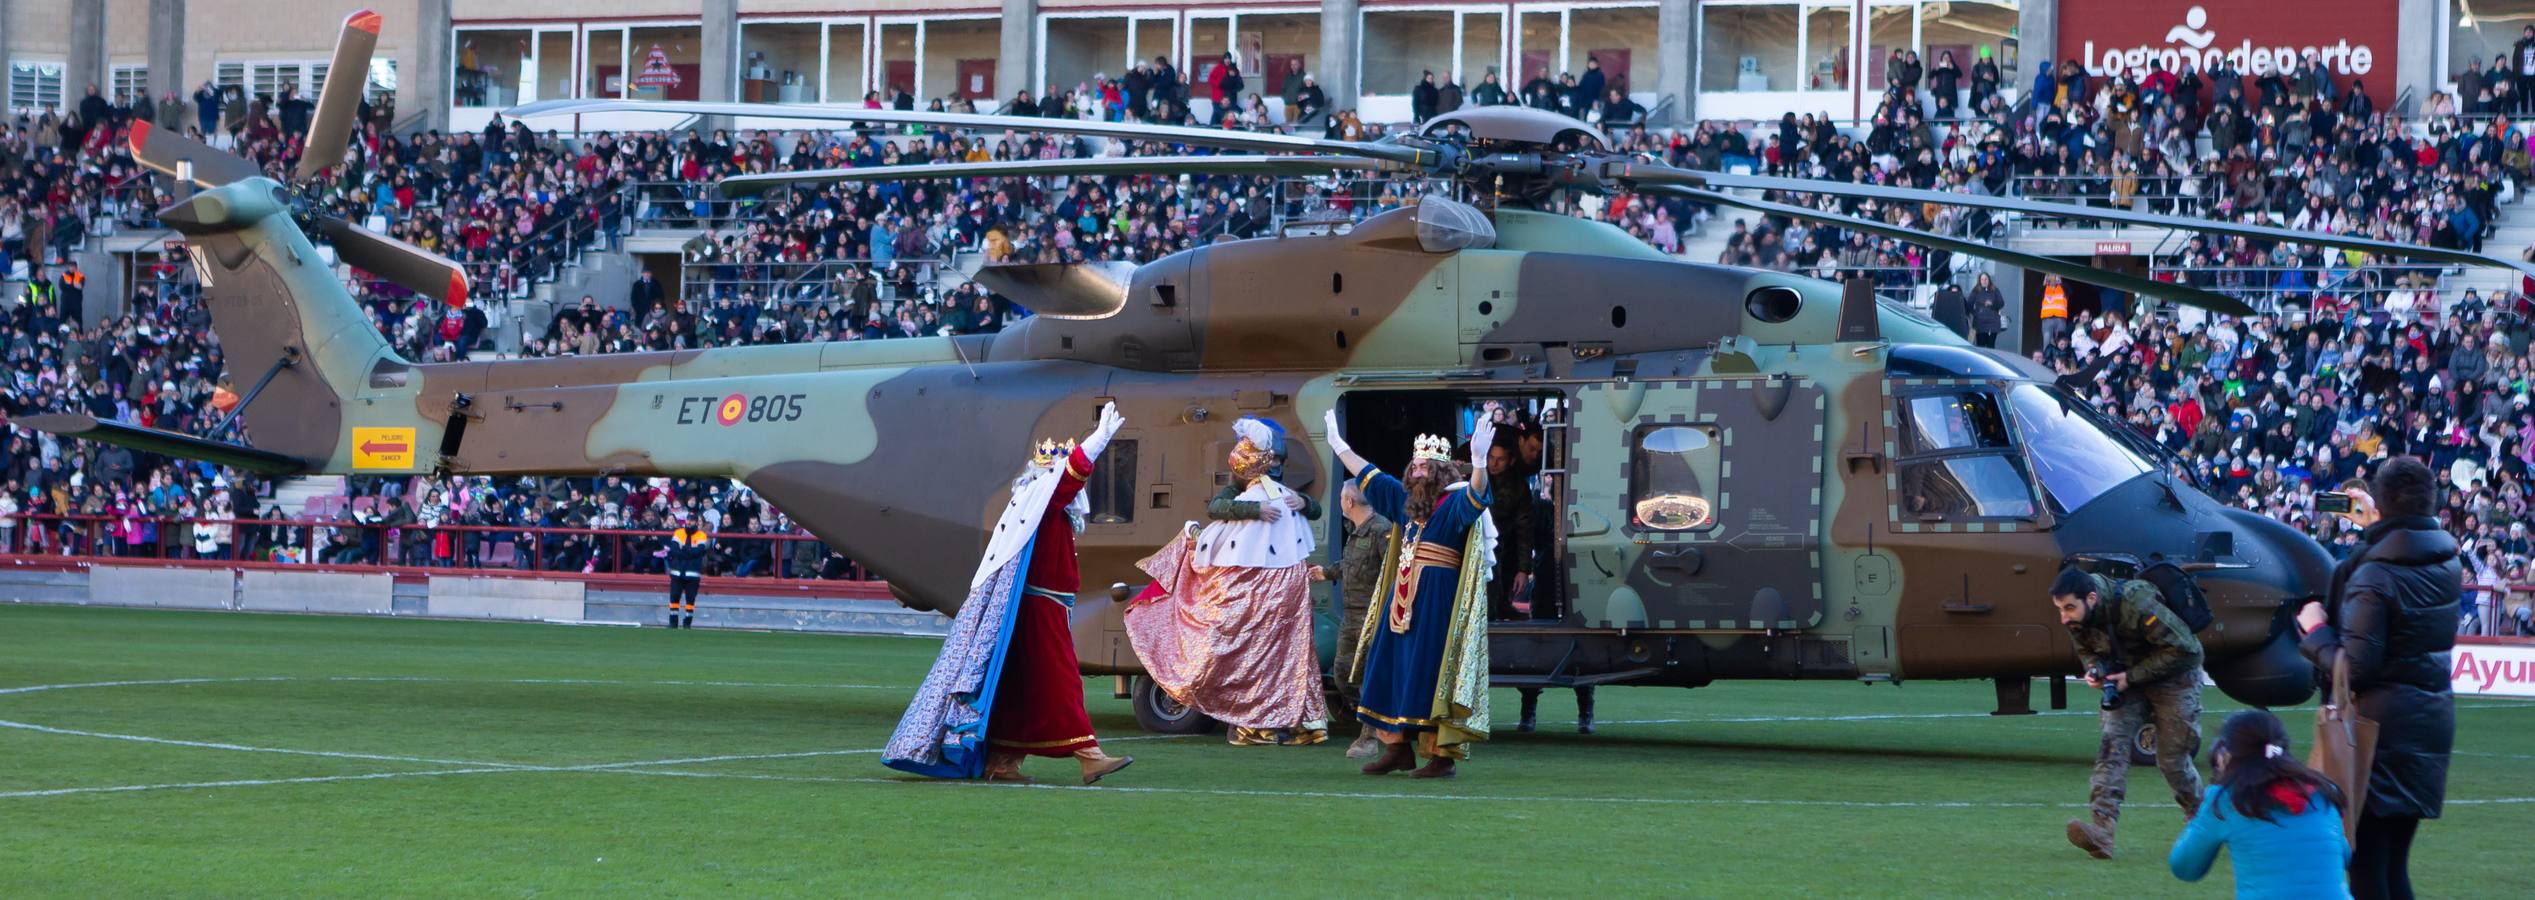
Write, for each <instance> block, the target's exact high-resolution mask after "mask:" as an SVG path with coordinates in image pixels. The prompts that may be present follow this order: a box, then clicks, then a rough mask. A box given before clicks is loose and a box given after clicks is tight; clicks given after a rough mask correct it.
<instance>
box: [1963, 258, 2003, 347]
mask: <svg viewBox="0 0 2535 900" xmlns="http://www.w3.org/2000/svg"><path fill="white" fill-rule="evenodd" d="M1971 304H1972V342H1973V343H1976V344H1979V345H1981V346H1983V347H1996V346H1998V333H1999V332H2002V331H2005V330H2007V297H2006V295H2004V294H2001V293H1999V292H1998V285H1997V284H1995V283H1993V282H1991V281H1990V280H1989V273H1987V272H1982V273H1980V280H1979V281H1976V282H1973V283H1972V296H1971Z"/></svg>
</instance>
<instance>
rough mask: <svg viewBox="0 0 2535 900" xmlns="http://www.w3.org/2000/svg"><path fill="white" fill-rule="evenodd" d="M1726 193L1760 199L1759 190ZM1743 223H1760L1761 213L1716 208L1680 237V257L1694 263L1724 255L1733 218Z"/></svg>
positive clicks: (1708, 261)
mask: <svg viewBox="0 0 2535 900" xmlns="http://www.w3.org/2000/svg"><path fill="white" fill-rule="evenodd" d="M1726 193H1729V194H1733V195H1734V196H1737V197H1747V198H1750V199H1754V200H1757V199H1760V196H1761V192H1759V191H1752V190H1734V191H1727V192H1726ZM1736 219H1741V220H1743V222H1744V224H1745V225H1747V226H1748V225H1758V224H1760V220H1761V214H1760V213H1756V212H1752V211H1749V210H1741V209H1726V208H1722V207H1720V208H1718V209H1717V211H1716V215H1715V216H1714V217H1713V218H1710V219H1709V220H1708V221H1707V223H1706V224H1703V225H1701V226H1699V227H1698V229H1697V230H1695V231H1693V232H1691V233H1690V234H1687V235H1684V236H1683V237H1682V239H1681V258H1683V259H1686V260H1689V261H1690V262H1696V263H1713V262H1716V261H1717V259H1718V258H1719V257H1721V256H1724V255H1725V242H1726V240H1727V239H1728V238H1731V237H1733V236H1734V220H1736Z"/></svg>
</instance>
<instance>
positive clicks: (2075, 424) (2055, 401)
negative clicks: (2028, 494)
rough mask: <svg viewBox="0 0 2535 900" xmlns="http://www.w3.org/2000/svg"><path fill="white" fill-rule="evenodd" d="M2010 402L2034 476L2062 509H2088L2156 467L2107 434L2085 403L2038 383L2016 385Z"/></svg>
mask: <svg viewBox="0 0 2535 900" xmlns="http://www.w3.org/2000/svg"><path fill="white" fill-rule="evenodd" d="M2009 398H2010V399H2009V406H2010V407H2011V408H2012V409H2013V410H2014V413H2015V422H2016V433H2017V434H2019V435H2022V436H2023V438H2024V444H2025V449H2026V451H2027V452H2026V456H2027V457H2029V458H2030V459H2031V460H2032V461H2033V470H2034V473H2035V474H2037V475H2039V476H2040V477H2041V480H2042V489H2043V490H2044V491H2047V492H2049V493H2050V495H2051V502H2053V503H2055V504H2057V505H2058V506H2059V508H2060V509H2062V510H2075V509H2077V508H2078V507H2081V506H2085V505H2086V504H2087V503H2090V502H2092V501H2093V500H2094V499H2095V498H2096V497H2100V496H2103V494H2104V492H2105V491H2109V490H2112V489H2113V488H2114V487H2117V486H2119V485H2120V484H2121V483H2123V482H2126V481H2129V480H2130V479H2133V478H2137V477H2139V476H2140V475H2144V474H2147V472H2148V471H2149V470H2151V469H2153V468H2155V467H2154V466H2151V465H2149V464H2148V461H2147V460H2144V459H2141V458H2140V457H2139V454H2137V453H2133V452H2131V450H2130V447H2129V446H2127V445H2125V444H2124V443H2123V442H2122V441H2121V439H2119V438H2117V437H2114V436H2113V435H2111V434H2108V433H2106V432H2105V431H2104V427H2105V426H2104V424H2103V423H2102V422H2101V420H2099V419H2098V418H2097V417H2095V416H2093V415H2090V414H2088V412H2087V411H2086V409H2085V408H2084V407H2083V406H2081V405H2080V402H2081V401H2077V400H2073V399H2069V398H2067V397H2066V395H2063V394H2059V393H2056V392H2054V391H2052V390H2050V389H2048V388H2044V387H2042V386H2041V385H2036V384H2020V385H2017V386H2016V387H2015V389H2014V391H2013V393H2012V394H2010V395H2009Z"/></svg>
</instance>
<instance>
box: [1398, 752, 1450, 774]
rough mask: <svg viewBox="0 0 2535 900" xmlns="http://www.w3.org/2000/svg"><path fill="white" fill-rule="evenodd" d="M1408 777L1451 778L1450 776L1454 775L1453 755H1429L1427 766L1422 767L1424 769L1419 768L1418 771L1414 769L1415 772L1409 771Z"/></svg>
mask: <svg viewBox="0 0 2535 900" xmlns="http://www.w3.org/2000/svg"><path fill="white" fill-rule="evenodd" d="M1408 777H1410V778H1450V777H1452V757H1449V756H1430V757H1427V758H1426V767H1425V768H1422V769H1419V770H1417V771H1414V772H1410V773H1408Z"/></svg>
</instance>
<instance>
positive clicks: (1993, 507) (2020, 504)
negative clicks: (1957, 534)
mask: <svg viewBox="0 0 2535 900" xmlns="http://www.w3.org/2000/svg"><path fill="white" fill-rule="evenodd" d="M1901 482H1902V489H1901V493H1902V502H1903V505H1904V506H1906V507H1908V508H1907V509H1905V510H1903V514H1904V515H1905V516H1908V517H1910V518H1913V519H1918V520H1921V521H1927V522H1952V521H1961V520H1965V519H2030V518H2033V517H2034V510H2033V489H2032V488H2031V487H2028V486H2026V484H2025V479H2024V473H2023V472H2020V471H2017V469H2016V462H2015V459H2014V458H2012V457H2009V456H2005V455H2000V454H1983V455H1978V456H1948V457H1942V458H1938V459H1932V460H1926V461H1912V462H1907V463H1903V464H1902V466H1901Z"/></svg>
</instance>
